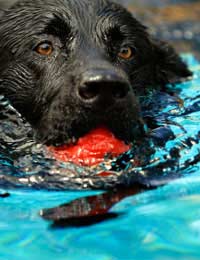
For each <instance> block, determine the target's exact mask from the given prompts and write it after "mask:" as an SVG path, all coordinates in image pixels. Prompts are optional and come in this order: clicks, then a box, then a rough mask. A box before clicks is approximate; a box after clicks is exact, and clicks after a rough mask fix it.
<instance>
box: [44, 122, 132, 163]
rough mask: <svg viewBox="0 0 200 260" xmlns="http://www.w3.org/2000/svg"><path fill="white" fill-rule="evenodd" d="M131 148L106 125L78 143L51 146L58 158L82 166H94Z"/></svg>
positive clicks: (80, 139) (91, 132)
mask: <svg viewBox="0 0 200 260" xmlns="http://www.w3.org/2000/svg"><path fill="white" fill-rule="evenodd" d="M130 148H131V146H130V145H126V144H125V143H124V142H123V141H122V140H119V139H117V138H116V137H115V136H114V134H113V133H112V132H111V131H110V130H108V129H107V128H105V127H99V128H96V129H94V130H92V131H90V132H89V133H88V134H86V135H85V136H83V137H80V138H79V140H78V141H77V143H76V144H75V145H74V144H71V145H63V146H60V147H52V146H51V147H49V150H50V151H51V152H52V153H53V155H54V157H55V158H56V159H57V160H60V161H64V162H73V163H75V164H78V165H81V166H94V165H97V164H99V163H101V162H103V161H104V159H105V157H106V156H109V158H113V157H117V156H118V155H120V154H122V153H124V152H127V151H128V150H129V149H130Z"/></svg>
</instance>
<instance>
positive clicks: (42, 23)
mask: <svg viewBox="0 0 200 260" xmlns="http://www.w3.org/2000/svg"><path fill="white" fill-rule="evenodd" d="M189 75H190V72H189V71H188V69H187V67H186V65H185V64H184V63H183V62H182V61H181V59H180V58H179V56H178V55H177V54H176V53H175V51H174V50H173V48H171V47H169V46H168V45H167V44H166V43H163V42H160V41H156V40H155V39H153V38H152V37H151V36H150V35H149V34H148V33H147V31H146V29H145V27H144V26H143V25H141V23H139V22H138V21H137V20H136V19H134V18H133V17H132V15H131V14H130V13H129V12H128V11H127V10H125V9H124V8H123V7H121V6H120V5H117V4H114V3H111V2H109V1H107V0H43V1H42V0H34V1H30V0H22V1H19V2H18V3H17V4H15V5H14V6H13V7H11V8H10V9H8V10H6V11H5V12H4V14H3V16H2V18H1V20H0V94H3V95H5V96H6V97H8V98H9V99H10V101H11V103H12V104H13V106H14V107H15V108H16V109H17V110H18V111H19V112H20V113H21V114H22V115H23V116H24V117H25V118H26V119H27V120H28V121H29V122H30V123H31V124H32V126H33V128H34V129H35V131H36V133H37V138H38V139H39V140H40V141H42V142H45V143H48V144H61V143H66V142H71V140H72V139H73V140H74V139H76V138H78V137H80V136H82V135H84V134H85V133H87V132H88V131H89V130H91V129H92V128H95V127H97V126H99V125H105V126H107V127H108V128H109V129H111V131H112V132H113V133H114V134H115V135H116V136H117V137H120V138H122V139H123V140H126V141H130V140H133V139H134V138H135V137H136V136H137V135H140V134H142V123H141V120H140V105H139V102H138V97H140V96H141V95H143V96H144V95H146V93H147V90H148V89H149V88H152V87H154V88H156V87H157V88H158V87H160V88H163V87H164V86H165V85H166V83H168V82H170V81H174V80H176V79H179V78H181V77H187V76H189Z"/></svg>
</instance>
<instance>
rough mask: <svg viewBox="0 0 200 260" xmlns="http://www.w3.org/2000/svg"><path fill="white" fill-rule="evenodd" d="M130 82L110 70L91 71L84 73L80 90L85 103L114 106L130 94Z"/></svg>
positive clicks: (79, 93)
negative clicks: (101, 103) (100, 103)
mask: <svg viewBox="0 0 200 260" xmlns="http://www.w3.org/2000/svg"><path fill="white" fill-rule="evenodd" d="M129 90H130V87H129V84H128V82H127V81H126V80H125V79H124V78H123V77H121V76H119V75H118V74H117V73H116V72H113V71H110V70H91V71H87V72H85V73H84V75H83V77H82V82H81V84H80V86H79V88H78V95H79V98H81V100H82V101H83V102H87V103H98V102H99V101H102V102H105V104H113V103H115V102H118V101H120V100H122V99H125V98H126V97H127V95H128V93H129Z"/></svg>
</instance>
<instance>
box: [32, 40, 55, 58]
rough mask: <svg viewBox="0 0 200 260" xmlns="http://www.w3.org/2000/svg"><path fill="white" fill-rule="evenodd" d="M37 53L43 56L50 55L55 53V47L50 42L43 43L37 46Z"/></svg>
mask: <svg viewBox="0 0 200 260" xmlns="http://www.w3.org/2000/svg"><path fill="white" fill-rule="evenodd" d="M35 51H36V52H37V53H39V54H41V55H46V56H48V55H50V54H51V53H52V52H53V46H52V44H51V43H50V42H43V43H40V44H38V45H37V47H36V48H35Z"/></svg>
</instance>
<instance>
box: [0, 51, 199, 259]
mask: <svg viewBox="0 0 200 260" xmlns="http://www.w3.org/2000/svg"><path fill="white" fill-rule="evenodd" d="M184 58H185V59H186V61H187V62H188V64H189V66H190V68H191V69H192V70H193V71H194V77H193V79H192V80H190V81H187V82H184V83H181V84H179V85H177V86H176V88H177V89H181V93H180V97H181V98H182V99H183V100H184V101H185V106H186V107H189V108H190V105H191V104H192V105H193V108H194V107H195V109H194V111H193V110H191V111H189V110H188V111H187V110H185V113H182V115H181V116H179V113H178V114H177V115H176V111H174V116H173V121H176V123H178V124H180V125H182V126H183V127H184V129H185V130H186V131H185V132H184V133H183V132H182V131H181V130H180V128H179V127H177V126H172V128H173V127H174V128H173V129H172V130H173V131H174V132H176V137H177V138H176V139H175V140H173V141H169V142H167V143H166V147H165V148H162V149H158V150H157V156H158V157H162V155H163V154H162V153H165V152H166V151H167V149H168V148H169V149H170V147H171V146H173V145H181V144H182V145H183V146H187V145H186V144H185V143H184V142H182V139H184V140H185V138H186V137H194V136H196V135H197V133H198V132H199V130H200V111H199V94H200V88H199V86H200V64H199V62H198V61H197V60H196V59H195V58H194V57H193V56H192V55H184ZM166 111H167V108H166ZM166 111H165V112H166ZM179 132H180V133H179ZM185 148H187V149H183V150H182V154H181V157H180V162H179V165H184V164H185V162H187V161H188V160H191V159H192V158H194V157H195V156H197V155H198V154H199V149H200V145H198V144H196V143H193V145H192V146H190V148H189V147H185ZM182 173H183V176H184V177H182V178H178V179H176V180H174V181H171V182H169V183H168V184H166V185H165V186H162V187H159V188H157V189H154V190H149V191H145V192H142V193H139V194H137V195H134V196H129V197H126V198H124V199H123V200H121V201H120V202H118V203H116V204H115V205H114V206H113V207H112V208H111V209H110V212H113V213H117V214H118V216H117V217H116V218H114V219H112V220H107V221H103V222H100V223H98V224H93V225H89V226H81V227H73V226H71V227H70V226H69V227H66V228H55V227H54V228H53V227H52V226H51V223H50V222H48V221H45V220H44V219H42V217H41V216H40V215H39V212H40V211H41V209H44V208H51V207H56V206H58V205H60V204H63V203H67V202H70V201H72V200H74V199H76V198H80V197H85V196H90V195H94V194H99V193H101V192H100V191H99V192H97V191H96V192H89V191H82V192H79V191H58V192H56V191H45V190H41V191H36V190H34V189H29V190H27V189H18V190H16V189H7V190H4V189H2V190H1V194H3V193H5V192H9V193H10V196H9V197H7V198H0V207H1V211H0V212H1V214H0V235H1V236H0V260H27V259H28V260H33V259H38V260H40V259H41V260H46V259H48V260H50V259H59V260H61V259H63V260H68V259H69V260H82V259H87V260H133V259H158V260H168V259H169V260H170V259H181V260H183V259H190V260H191V259H200V251H199V246H200V240H199V237H200V207H199V205H200V163H199V161H198V160H196V161H194V162H193V164H192V165H191V164H190V165H189V166H188V167H186V168H184V167H183V171H182Z"/></svg>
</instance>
